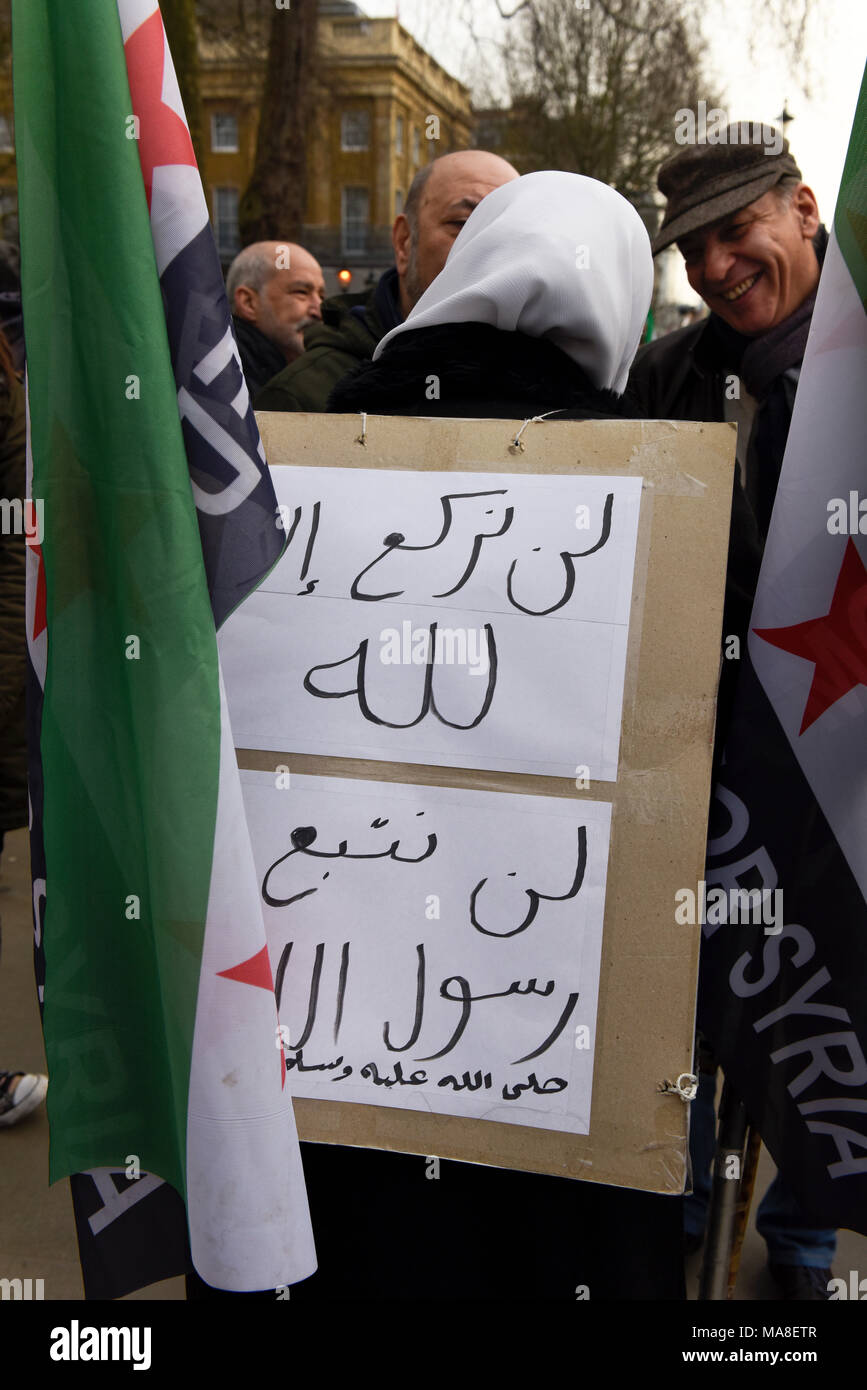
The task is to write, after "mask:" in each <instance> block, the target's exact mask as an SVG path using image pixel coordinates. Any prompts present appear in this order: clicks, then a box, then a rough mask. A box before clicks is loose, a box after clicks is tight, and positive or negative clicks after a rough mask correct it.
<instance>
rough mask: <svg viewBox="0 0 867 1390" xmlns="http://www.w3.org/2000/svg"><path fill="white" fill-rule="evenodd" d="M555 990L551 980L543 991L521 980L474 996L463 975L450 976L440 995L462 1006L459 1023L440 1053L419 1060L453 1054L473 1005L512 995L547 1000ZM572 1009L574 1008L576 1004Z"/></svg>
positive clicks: (424, 1060) (532, 981) (534, 982)
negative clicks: (453, 988) (451, 988)
mask: <svg viewBox="0 0 867 1390" xmlns="http://www.w3.org/2000/svg"><path fill="white" fill-rule="evenodd" d="M449 985H457V986H458V993H457V994H450V993H449V990H448V986H449ZM553 989H554V981H553V980H549V981H548V983H547V985H545V986H544V988H543V989H539V988H538V986H537V983H536V980H535V979H533V980H529V981H528V982H527V984H526V985H524V986H522V985H521V982H520V980H513V981H512V983H511V984H510V985H509V987H508V989H498V990H494V991H493V992H492V993H491V994H473V993H472V991H471V989H470V983H469V980H467V979H465V978H464V976H463V975H450V976H449V977H448V979H446V980H443V982H442V984H441V985H440V995H441V997H442V998H443V999H451V1000H452V1002H453V1003H455V1004H458V1003H459V1004H460V1006H461V1013H460V1017H459V1019H458V1021H457V1023H456V1024H455V1029H454V1032H453V1033H452V1036H451V1037H450V1038H449V1040H448V1042H447V1043H446V1045H445V1047H442V1048H440V1050H439V1052H432V1053H430V1055H429V1056H427V1057H419V1059H418V1060H419V1061H420V1062H435V1061H436V1060H437V1058H439V1057H445V1055H446V1053H447V1052H451V1050H452V1048H453V1047H455V1046H457V1044H458V1043H459V1042H460V1040H461V1038H462V1037H463V1033H464V1029H465V1028H466V1026H467V1024H468V1023H469V1021H470V1014H471V1012H472V1007H473V1004H474V1003H476V1002H477V1001H478V1000H480V999H505V998H507V997H508V996H509V995H510V994H540V995H542V997H543V998H545V997H547V995H549V994H550V993H551V991H552V990H553ZM575 997H576V999H577V997H578V996H577V995H576V996H575ZM572 1007H573V1008H574V1004H573V1006H572ZM551 1041H553V1038H552V1039H551ZM543 1050H544V1049H543Z"/></svg>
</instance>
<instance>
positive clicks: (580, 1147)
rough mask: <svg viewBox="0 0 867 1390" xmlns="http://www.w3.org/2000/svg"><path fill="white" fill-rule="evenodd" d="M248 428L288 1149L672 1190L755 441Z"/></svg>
mask: <svg viewBox="0 0 867 1390" xmlns="http://www.w3.org/2000/svg"><path fill="white" fill-rule="evenodd" d="M259 423H260V428H261V430H262V435H263V439H264V441H265V447H266V451H267V454H268V459H269V462H270V464H271V466H272V471H273V476H274V482H275V490H276V494H277V498H278V501H279V503H280V515H279V517H277V518H275V522H278V523H279V524H282V525H283V527H284V528H285V530H286V532H287V535H288V537H289V545H288V546H287V550H286V553H285V555H284V557H283V559H282V560H281V562H280V563H279V564H278V565H277V566H276V567H275V569H274V571H273V572H272V574H271V575H270V576H269V577H268V579H267V580H266V582H265V584H264V585H263V586H262V588H261V589H260V590H259V591H258V593H257V594H255V595H254V596H253V597H252V598H251V599H250V600H249V601H248V602H247V603H246V604H245V605H243V606H242V608H241V609H239V610H238V612H237V613H236V614H235V615H234V616H233V617H232V618H231V619H230V620H229V621H228V622H227V623H226V625H225V627H224V629H223V634H222V637H221V659H222V663H223V669H224V673H225V679H226V687H227V692H228V698H229V705H230V710H231V716H232V724H233V732H234V738H235V743H236V746H237V747H238V750H239V761H240V763H241V766H242V767H243V768H244V769H246V770H245V771H244V773H243V774H242V778H243V784H244V798H245V804H246V808H247V815H248V821H249V824H250V829H251V835H252V841H253V847H254V855H255V858H256V866H257V870H258V873H259V878H260V883H261V888H262V896H263V903H264V910H265V915H266V924H267V930H268V940H269V952H270V955H271V959H272V965H273V968H274V973H275V984H276V989H277V994H278V1011H279V1017H280V1022H281V1027H280V1030H279V1034H278V1037H277V1039H276V1040H275V1045H276V1047H278V1048H279V1049H280V1052H281V1064H282V1065H285V1067H286V1078H287V1085H289V1086H290V1088H291V1090H292V1094H293V1097H294V1098H295V1108H296V1117H297V1122H298V1128H299V1133H300V1135H301V1137H302V1138H306V1139H315V1140H320V1141H323V1142H333V1143H344V1144H360V1145H365V1146H373V1147H379V1148H391V1149H398V1150H404V1151H407V1152H415V1153H422V1154H436V1155H438V1156H440V1157H446V1158H457V1159H464V1160H468V1161H473V1162H482V1163H493V1164H497V1165H499V1166H504V1167H512V1168H519V1169H526V1170H529V1171H535V1172H548V1173H555V1174H559V1175H564V1176H573V1177H586V1178H591V1179H593V1180H594V1181H600V1182H612V1183H618V1184H621V1185H625V1186H632V1187H640V1188H646V1189H648V1190H654V1191H664V1192H675V1191H680V1190H682V1188H683V1185H684V1178H685V1171H686V1106H684V1105H683V1104H682V1102H681V1100H680V1099H679V1098H678V1097H677V1096H676V1095H673V1094H671V1093H666V1092H665V1091H663V1090H660V1086H661V1085H662V1084H663V1083H665V1082H667V1081H668V1082H674V1081H675V1080H676V1078H677V1077H678V1076H679V1075H680V1074H682V1073H686V1072H689V1071H690V1068H691V1064H692V1028H693V1013H694V1002H695V976H696V969H697V959H698V927H689V926H684V925H681V924H679V923H678V922H677V921H676V920H675V906H676V899H675V894H676V893H677V892H678V890H681V889H682V888H683V887H684V886H690V885H695V884H696V883H697V882H698V881H699V880H700V879H701V877H702V869H703V863H704V845H705V829H706V815H707V802H708V792H709V777H710V757H711V743H712V734H713V717H714V704H715V691H716V682H717V674H718V666H719V638H720V625H721V613H722V595H723V578H724V571H725V560H726V551H727V540H728V516H729V508H730V499H731V483H732V469H733V463H734V430H733V429H732V428H731V427H730V426H728V425H718V426H713V425H712V426H706V425H689V424H683V425H673V424H661V423H655V422H653V423H646V422H626V423H624V422H619V421H618V422H608V421H604V422H587V423H583V422H582V423H567V422H553V421H552V422H538V423H533V424H532V425H530V426H529V427H528V428H527V429H525V430H524V432H523V434H522V438H521V443H520V445H519V446H516V445H515V444H514V442H513V441H514V440H515V437H516V433H517V431H518V429H519V428H520V422H518V423H516V424H515V425H514V426H513V425H512V424H511V423H510V422H504V421H458V420H454V421H452V420H436V421H431V420H416V419H408V420H406V419H400V420H397V419H389V418H380V417H368V420H367V424H366V430H365V433H364V435H363V436H360V435H359V421H358V419H357V417H330V416H309V417H308V416H299V415H291V416H283V415H268V414H263V415H260V416H259ZM362 437H363V439H364V442H363V443H361V442H360V441H361V438H362ZM284 460H285V464H284ZM290 460H291V466H290Z"/></svg>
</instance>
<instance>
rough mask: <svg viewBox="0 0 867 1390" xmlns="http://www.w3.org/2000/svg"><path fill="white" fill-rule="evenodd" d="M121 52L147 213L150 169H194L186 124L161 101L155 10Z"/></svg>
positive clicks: (159, 29)
mask: <svg viewBox="0 0 867 1390" xmlns="http://www.w3.org/2000/svg"><path fill="white" fill-rule="evenodd" d="M124 52H125V53H126V64H127V69H128V71H129V89H130V93H131V95H132V109H133V111H134V112H135V114H136V115H137V116H138V118H139V142H138V150H139V159H140V160H141V171H142V175H143V177H144V186H145V193H146V194H147V200H148V209H150V205H151V195H152V192H153V184H154V169H157V168H159V167H160V166H161V165H164V164H189V165H191V166H192V167H193V168H194V169H195V168H196V167H197V166H196V156H195V154H194V153H193V142H192V140H191V139H190V132H189V130H188V128H187V124H186V121H183V120H181V117H180V116H179V115H177V113H176V112H175V111H173V110H172V109H171V107H170V106H166V104H165V102H164V101H163V98H162V91H163V67H164V65H165V57H166V42H165V31H164V29H163V20H162V15H161V14H160V12H159V10H158V9H156V10H154V12H153V14H152V15H151V17H150V19H146V20H145V22H144V24H140V25H139V27H138V28H137V29H136V31H135V33H134V34H130V36H129V38H128V39H127V41H126V43H125V44H124Z"/></svg>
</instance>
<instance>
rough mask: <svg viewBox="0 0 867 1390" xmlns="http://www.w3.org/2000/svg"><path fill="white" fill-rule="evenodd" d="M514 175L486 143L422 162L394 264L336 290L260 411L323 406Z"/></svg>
mask: <svg viewBox="0 0 867 1390" xmlns="http://www.w3.org/2000/svg"><path fill="white" fill-rule="evenodd" d="M517 177H518V172H517V170H516V169H513V168H512V165H511V164H509V163H507V161H506V160H505V159H501V158H500V156H499V155H496V154H490V153H489V152H488V151H487V150H459V151H457V152H456V153H454V154H444V155H441V156H440V158H439V159H435V160H433V161H432V163H430V164H428V165H426V166H425V167H424V168H423V169H420V170H419V172H418V173H417V174H416V176H415V178H414V179H413V181H412V184H411V185H410V190H409V193H408V194H407V199H406V206H405V208H404V210H403V212H402V213H401V214H400V216H399V217H397V218H396V219H395V223H394V227H393V229H392V243H393V245H394V259H395V264H394V266H393V267H392V269H390V270H387V271H386V272H385V274H384V275H383V276H381V278H380V280H379V283H378V284H377V285H375V286H374V288H373V289H371V290H367V291H365V292H364V293H361V294H344V295H338V296H337V297H335V298H334V299H330V300H327V301H326V303H325V304H324V305H323V306H322V324H321V326H320V325H318V324H317V325H316V326H315V327H314V328H313V329H311V331H310V332H309V333H308V334H307V335H306V337H305V343H306V347H307V351H306V352H305V354H304V356H303V358H301V359H300V360H299V361H297V362H293V363H292V364H291V365H290V366H288V367H286V368H284V369H283V370H282V371H280V373H279V375H278V376H276V377H275V378H274V380H273V381H271V382H269V383H268V385H267V386H266V387H265V389H264V390H263V391H260V392H259V394H258V396H256V397H255V399H254V401H253V404H254V405H255V407H256V409H257V410H311V411H324V410H325V406H326V402H327V400H328V397H329V396H330V394H331V392H332V390H333V389H334V387H335V386H336V385H337V383H338V381H340V380H341V378H342V377H344V376H345V375H346V373H347V372H349V371H351V370H352V368H353V367H357V366H358V364H359V363H360V362H366V361H368V360H369V359H370V358H371V357H372V356H373V350H374V348H375V347H376V345H377V343H378V342H379V340H380V338H382V337H384V336H385V334H386V333H389V332H390V331H391V329H393V328H397V327H398V325H399V324H401V323H403V321H404V319H405V318H406V316H407V314H408V313H409V311H410V309H412V308H413V306H414V305H415V304H416V303H417V302H418V300H419V299H420V298H421V296H422V295H423V293H424V291H425V290H426V289H427V287H428V285H430V283H431V281H432V280H434V279H435V277H436V276H437V275H439V273H440V271H441V270H442V268H443V266H444V265H445V263H446V257H447V256H448V254H449V251H450V250H451V248H452V243H453V242H454V240H455V237H456V236H457V235H458V232H459V231H460V230H461V227H462V226H463V225H464V223H465V222H466V220H467V218H468V217H469V215H470V213H471V212H472V210H473V208H474V207H477V206H478V204H479V203H480V202H481V201H482V199H483V198H484V197H485V196H486V195H487V194H488V193H490V192H492V190H493V189H495V188H499V187H500V186H501V184H504V183H508V182H510V181H511V180H512V179H516V178H517Z"/></svg>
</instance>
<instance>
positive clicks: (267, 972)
mask: <svg viewBox="0 0 867 1390" xmlns="http://www.w3.org/2000/svg"><path fill="white" fill-rule="evenodd" d="M217 974H218V975H222V976H224V978H225V979H227V980H237V981H238V983H239V984H242V985H255V986H256V988H257V989H267V990H270V992H271V994H273V993H274V976H273V974H272V973H271V957H270V956H269V955H268V947H267V946H263V947H262V949H261V951H257V952H256V954H255V956H250V958H249V959H248V960H242V961H241V962H240V964H238V965H233V966H230V968H229V969H228V970H218V971H217ZM285 1085H286V1053H285V1051H284V1049H283V1041H282V1038H281V1041H280V1088H281V1090H282V1088H283V1087H284V1086H285Z"/></svg>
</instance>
